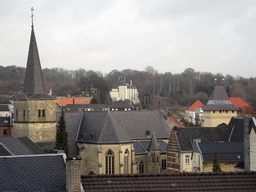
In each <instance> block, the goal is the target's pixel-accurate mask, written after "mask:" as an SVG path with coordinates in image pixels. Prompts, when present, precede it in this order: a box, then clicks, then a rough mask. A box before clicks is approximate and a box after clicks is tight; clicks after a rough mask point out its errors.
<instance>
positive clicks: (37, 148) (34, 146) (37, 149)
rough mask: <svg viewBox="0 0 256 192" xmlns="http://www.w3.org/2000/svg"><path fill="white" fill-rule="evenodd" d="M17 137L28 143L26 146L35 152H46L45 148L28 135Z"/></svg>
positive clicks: (25, 143)
mask: <svg viewBox="0 0 256 192" xmlns="http://www.w3.org/2000/svg"><path fill="white" fill-rule="evenodd" d="M17 139H19V140H20V141H21V142H22V143H23V144H24V145H26V147H28V148H29V149H30V150H31V151H32V152H33V153H34V154H44V150H43V149H42V148H41V147H40V146H39V145H37V144H36V143H34V142H33V141H32V140H31V139H29V138H28V137H27V136H25V137H19V138H17Z"/></svg>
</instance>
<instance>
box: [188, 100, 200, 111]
mask: <svg viewBox="0 0 256 192" xmlns="http://www.w3.org/2000/svg"><path fill="white" fill-rule="evenodd" d="M203 107H204V104H203V103H202V102H201V101H200V100H197V101H196V102H195V103H193V104H192V105H191V106H190V107H189V108H188V109H187V111H195V110H196V108H203Z"/></svg>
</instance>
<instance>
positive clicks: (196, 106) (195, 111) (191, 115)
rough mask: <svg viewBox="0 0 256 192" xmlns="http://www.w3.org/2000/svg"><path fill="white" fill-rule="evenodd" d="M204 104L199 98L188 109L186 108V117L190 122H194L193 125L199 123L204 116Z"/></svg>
mask: <svg viewBox="0 0 256 192" xmlns="http://www.w3.org/2000/svg"><path fill="white" fill-rule="evenodd" d="M203 107H204V104H203V103H202V102H201V101H200V100H197V101H196V102H195V103H193V104H192V105H191V106H190V107H189V108H188V109H187V110H185V113H186V115H185V118H186V119H187V120H188V122H189V123H192V124H193V125H198V124H199V122H197V121H200V120H202V116H203V114H202V113H203V110H202V108H203ZM197 115H198V120H197V121H196V116H197Z"/></svg>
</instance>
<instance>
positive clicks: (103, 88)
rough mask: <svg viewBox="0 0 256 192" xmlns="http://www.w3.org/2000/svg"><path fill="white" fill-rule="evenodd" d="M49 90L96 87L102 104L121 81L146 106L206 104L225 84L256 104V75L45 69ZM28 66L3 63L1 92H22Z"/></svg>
mask: <svg viewBox="0 0 256 192" xmlns="http://www.w3.org/2000/svg"><path fill="white" fill-rule="evenodd" d="M43 75H44V80H45V84H46V88H47V89H52V91H53V95H54V96H84V95H85V94H88V93H90V92H91V90H93V89H94V90H97V91H96V92H97V93H96V94H97V96H98V97H99V99H100V102H101V103H106V104H109V103H111V98H110V94H109V91H110V90H111V89H112V88H113V87H115V86H117V84H118V82H119V81H124V80H125V82H127V83H130V82H132V85H135V86H136V87H137V89H138V92H139V99H140V103H141V104H142V105H144V106H147V105H150V106H158V107H162V108H166V107H168V106H173V105H181V106H190V105H191V104H192V103H193V102H195V101H196V100H197V99H200V100H201V101H202V102H203V103H204V104H205V103H206V102H207V101H208V98H209V96H210V94H211V93H212V91H213V89H214V87H215V85H218V84H219V85H223V86H224V87H225V89H226V91H227V93H228V94H229V95H230V96H233V97H241V98H242V99H244V100H245V101H246V102H248V103H250V104H252V103H256V89H255V88H256V78H255V77H254V78H253V77H251V78H243V77H240V76H237V77H233V76H231V75H226V76H224V75H222V74H221V73H217V74H212V73H211V72H196V71H195V70H194V69H192V68H187V69H185V70H184V72H182V73H180V74H172V73H170V72H166V73H159V72H158V71H157V70H155V69H154V68H153V67H151V66H148V67H146V68H145V70H144V71H138V70H132V69H125V70H122V71H118V70H113V71H111V72H110V73H108V74H104V75H103V74H102V73H101V72H98V71H92V70H89V71H86V70H84V69H78V70H66V69H61V68H53V69H47V68H46V69H43ZM24 77H25V68H22V67H16V66H8V67H2V66H0V93H1V94H15V93H18V92H22V89H23V81H24Z"/></svg>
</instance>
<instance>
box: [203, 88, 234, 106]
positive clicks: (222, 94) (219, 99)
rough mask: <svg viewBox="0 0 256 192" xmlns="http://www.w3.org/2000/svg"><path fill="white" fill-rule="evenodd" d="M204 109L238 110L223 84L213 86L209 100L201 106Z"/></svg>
mask: <svg viewBox="0 0 256 192" xmlns="http://www.w3.org/2000/svg"><path fill="white" fill-rule="evenodd" d="M203 110H204V111H211V110H238V109H237V108H236V107H235V106H234V105H233V104H232V103H231V101H230V99H229V96H228V94H227V92H226V91H225V89H224V87H223V86H215V88H214V90H213V92H212V94H211V96H210V98H209V101H208V102H207V104H206V105H205V106H204V107H203Z"/></svg>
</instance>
